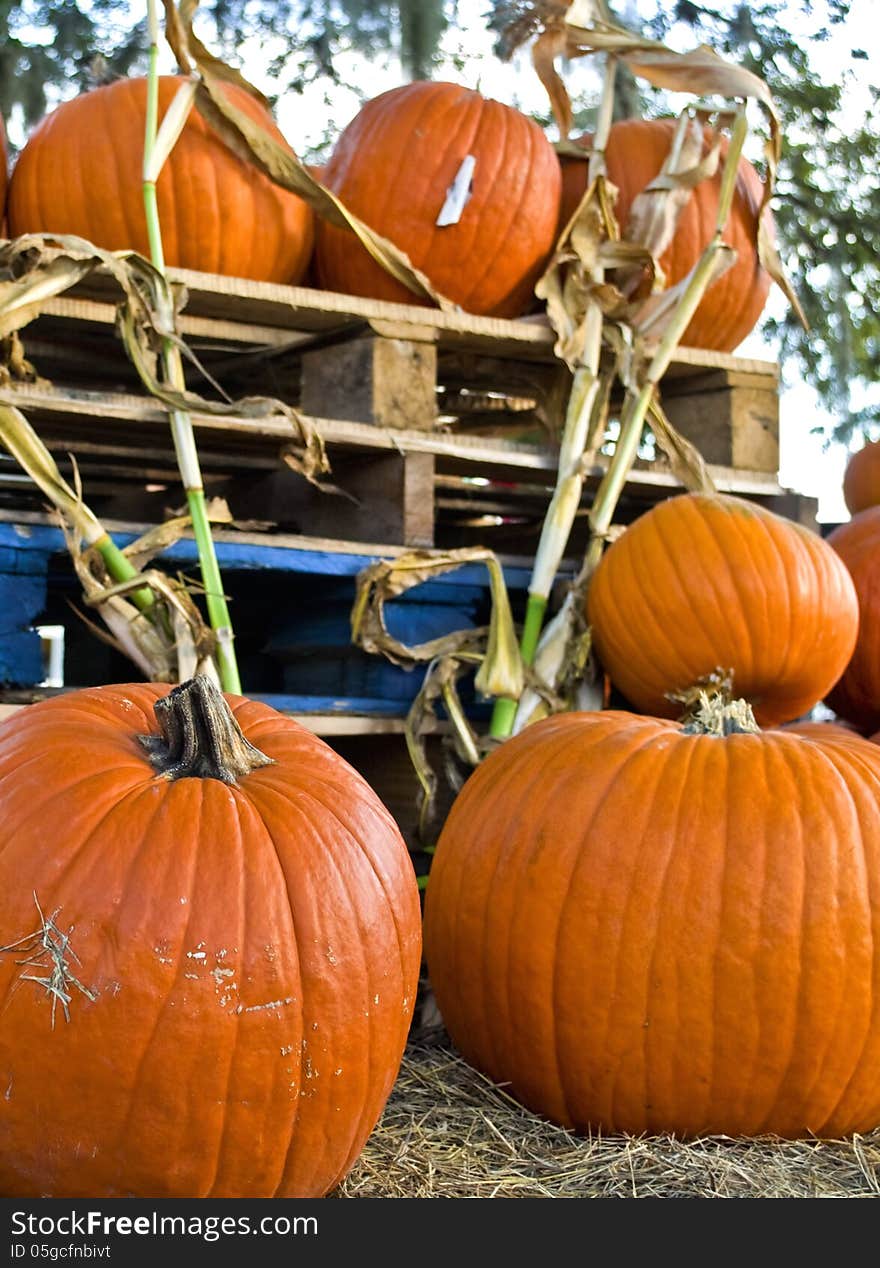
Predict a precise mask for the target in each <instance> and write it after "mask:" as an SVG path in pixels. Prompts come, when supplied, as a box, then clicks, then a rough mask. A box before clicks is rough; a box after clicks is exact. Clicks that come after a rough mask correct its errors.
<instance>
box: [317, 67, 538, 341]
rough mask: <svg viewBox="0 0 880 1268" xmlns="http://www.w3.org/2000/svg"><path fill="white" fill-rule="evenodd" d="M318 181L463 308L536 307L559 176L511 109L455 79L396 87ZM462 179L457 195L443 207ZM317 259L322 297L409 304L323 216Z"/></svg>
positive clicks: (367, 112)
mask: <svg viewBox="0 0 880 1268" xmlns="http://www.w3.org/2000/svg"><path fill="white" fill-rule="evenodd" d="M323 181H324V184H325V185H326V186H327V188H328V189H331V190H333V192H334V193H336V194H338V195H339V197H340V198H341V199H342V201H343V202H344V203H345V205H346V207H347V208H348V209H349V210H350V211H352V212H354V213H355V215H358V216H360V217H361V219H363V220H364V221H366V223H367V224H368V225H369V226H370V228H371V229H373V230H375V232H377V233H379V234H381V235H383V236H384V237H387V238H390V239H391V240H392V241H393V242H394V244H395V245H396V246H398V247H400V249H401V250H402V251H404V252H405V253H406V254H407V255H408V256H409V259H410V261H411V263H412V264H413V265H414V266H415V268H417V269H420V270H421V271H422V272H424V273H425V274H426V275H427V277H428V278H429V280H430V281H431V282H432V283H433V284H434V286H435V287H436V289H437V290H438V291H439V292H440V293H441V294H443V295H445V296H446V297H447V298H448V299H451V300H453V301H454V302H455V303H457V304H460V305H461V307H462V308H464V309H465V310H466V311H468V312H472V313H481V314H491V315H495V316H499V317H517V316H519V315H520V314H521V313H522V312H524V311H525V310H526V308H528V307H529V305H530V304H531V302H532V299H533V291H534V285H535V282H536V281H537V279H538V277H539V276H540V274H541V272H542V270H543V268H544V265H545V264H546V262H547V258H548V256H549V254H550V251H551V250H552V247H553V244H554V240H555V234H556V226H557V221H558V216H559V197H560V185H561V177H560V173H559V165H558V163H557V160H556V156H555V154H554V152H553V149H552V147H551V145H550V143H549V142H548V140H547V138H546V136H545V135H544V133H543V132H542V131H541V129H540V128H539V127H538V125H537V124H536V123H535V122H533V120H531V119H528V118H526V116H525V115H523V114H521V113H520V112H519V111H518V110H515V109H513V108H512V107H511V106H505V105H502V104H501V103H500V102H498V101H491V100H487V99H485V98H484V97H481V96H480V94H479V93H478V92H473V91H472V90H470V89H468V88H463V87H461V86H460V85H458V84H449V83H424V82H421V83H414V84H407V85H405V86H404V87H402V88H394V89H392V90H391V91H390V92H386V93H383V94H382V95H381V96H379V97H375V98H374V99H373V100H372V101H368V102H367V103H366V105H365V106H364V107H363V109H362V110H361V111H360V113H359V114H358V115H357V116H356V117H355V118H354V119H353V120H352V122H351V123H350V124H349V125H348V127H347V128H346V129H345V130H344V131H343V133H342V135H341V136H340V138H339V140H338V142H337V144H336V147H335V148H334V150H333V153H332V154H331V156H330V159H329V160H328V162H327V164H326V166H325V168H324V174H323ZM457 181H459V182H460V185H461V188H460V191H459V192H460V198H459V199H458V200H457V201H456V200H455V199H454V198H452V199H450V202H449V203H447V198H448V197H449V196H450V191H451V190H452V189H453V187H454V186H455V185H456V182H457ZM444 209H446V210H447V215H445V216H443V215H441V213H442V212H443V211H444ZM316 263H317V273H318V278H319V280H320V283H321V285H322V286H324V287H326V288H327V289H329V290H337V291H345V292H348V293H349V294H352V295H365V296H371V297H373V298H376V299H385V300H396V301H398V302H401V303H412V302H413V296H412V294H411V292H410V291H408V290H407V289H406V288H405V287H404V286H403V285H402V284H401V283H400V282H398V281H396V280H395V279H394V278H393V277H391V276H390V275H389V274H388V273H387V272H386V271H385V270H384V269H382V268H381V267H380V266H379V265H378V264H377V263H376V262H375V261H374V260H373V259H372V257H371V256H370V255H369V254H368V253H367V251H366V250H365V249H364V248H363V247H361V246H359V245H358V244H357V242H356V240H355V239H354V237H353V236H352V234H351V233H349V232H346V231H345V230H343V229H338V228H336V227H335V226H333V225H329V224H327V223H326V222H325V221H319V223H318V226H317V244H316Z"/></svg>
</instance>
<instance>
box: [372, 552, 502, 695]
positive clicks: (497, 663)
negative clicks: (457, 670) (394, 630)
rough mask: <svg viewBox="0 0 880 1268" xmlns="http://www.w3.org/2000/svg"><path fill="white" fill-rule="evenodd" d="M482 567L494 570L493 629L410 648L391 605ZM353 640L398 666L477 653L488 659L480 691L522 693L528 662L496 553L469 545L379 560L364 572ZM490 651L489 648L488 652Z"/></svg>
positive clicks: (462, 632)
mask: <svg viewBox="0 0 880 1268" xmlns="http://www.w3.org/2000/svg"><path fill="white" fill-rule="evenodd" d="M473 563H482V564H485V565H486V568H487V570H488V572H489V583H490V587H491V592H492V617H491V621H490V624H489V627H488V629H486V628H484V627H477V628H474V629H469V630H458V631H456V632H455V633H452V634H446V635H444V636H443V637H442V638H435V639H431V640H429V641H428V642H426V643H417V644H415V645H413V646H407V644H405V643H401V642H400V641H399V640H398V639H396V638H394V637H393V636H392V635H391V634H390V632H389V630H388V627H387V625H386V623H385V604H386V602H388V600H389V599H393V598H396V597H397V595H400V594H403V593H404V591H406V590H410V589H412V587H413V586H417V585H421V584H422V582H423V581H427V580H429V579H431V578H433V577H438V576H442V575H443V574H444V573H447V572H452V571H453V570H454V569H456V568H460V567H461V566H462V565H463V564H473ZM351 637H352V642H354V643H357V644H358V645H359V646H360V647H363V648H364V650H365V651H368V652H378V653H381V654H382V655H384V656H386V657H387V658H388V659H389V660H391V661H393V662H394V664H397V665H404V666H411V665H413V664H415V663H419V662H424V661H426V660H427V661H430V660H435V659H437V658H442V657H449V656H460V655H461V654H462V653H465V652H467V653H469V654H474V653H475V654H476V657H475V660H476V659H482V662H483V663H482V665H481V667H480V671H479V673H478V674H477V679H476V686H477V690H478V691H480V692H482V693H483V694H485V695H493V696H501V695H504V696H510V697H512V698H514V699H515V698H516V697H517V696H518V695H519V693H520V691H521V690H522V684H523V677H522V658H521V657H520V654H519V648H518V646H517V641H516V631H515V629H514V625H513V616H512V614H511V611H510V599H509V597H508V594H507V586H506V585H505V583H504V573H503V571H502V569H501V565H500V564H499V562H498V560H497V558H496V557H495V555H494V553H493V552H492V551H491V550H486V549H484V548H483V547H478V546H474V547H465V548H463V549H461V550H448V551H427V550H419V551H412V552H410V553H408V554H406V555H401V556H399V557H398V558H397V559H390V560H379V561H377V562H376V563H374V564H370V565H369V566H368V567H367V568H364V569H362V570H361V572H359V573H358V576H357V590H356V594H355V601H354V606H353V608H352V613H351ZM484 648H485V650H484Z"/></svg>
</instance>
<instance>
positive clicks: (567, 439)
mask: <svg viewBox="0 0 880 1268" xmlns="http://www.w3.org/2000/svg"><path fill="white" fill-rule="evenodd" d="M616 74H617V58H615V57H609V58H608V59H607V60H606V64H605V78H604V83H603V87H602V98H601V101H600V104H599V113H598V118H597V121H596V131H595V134H594V137H593V148H592V152H591V154H590V159H589V167H588V176H587V187H588V188H592V186H593V183H594V181H596V180H599V179H600V178H603V177H604V175H605V170H606V169H605V146H606V144H607V141H608V134H609V132H610V130H611V121H612V116H613V109H614V81H615V78H616ZM604 277H605V270H604V267H602V266H601V265H597V266H596V267H595V268H593V269H591V270H590V271H589V274H588V279H589V281H590V282H593V283H595V284H597V285H599V284H601V282H602V281H603V280H604ZM602 323H603V316H602V309H601V308H600V307H599V305H598V303H596V302H595V301H593V302H591V304H590V307H589V310H588V312H587V317H586V323H585V329H584V347H583V356H582V362H581V365H580V366H579V367H578V369H577V370H576V371H575V375H574V380H573V382H572V386H571V393H570V395H569V398H568V407H567V409H566V416H565V426H564V428H563V433H562V442H561V445H560V450H559V468H558V472H557V477H556V488H555V489H554V491H553V497H552V499H551V501H550V505H549V507H548V508H547V514H546V516H545V517H544V523H543V525H542V527H541V537H540V541H539V542H538V550H537V553H536V555H535V564H534V567H533V569H532V578H531V581H530V583H529V598H528V603H527V606H526V616H525V622H524V624H523V630H522V635H521V638H520V653H521V655H522V659H523V661H524V662H525V664H527V665H531V663H532V661H533V660H534V658H535V652H536V651H537V648H538V640H539V639H540V637H541V630H542V628H543V625H544V616H545V614H546V611H547V604H548V602H549V599H550V590H551V588H552V586H553V582H554V580H555V578H556V573H557V572H558V570H559V565H560V563H561V562H562V556H563V554H564V553H565V548H566V546H567V545H568V539H569V537H570V535H571V529H572V525H573V524H574V520H575V515H576V514H577V510H578V507H579V506H580V501H581V494H582V493H583V488H584V469H583V466H584V464H583V456H584V450H585V448H586V446H587V438H588V436H589V434H590V421H591V419H592V417H593V407H594V405H595V402H596V396H597V393H598V391H599V383H600V379H599V362H600V358H601V355H602ZM516 706H517V701H516V700H513V699H507V698H504V699H500V700H498V701H497V702H496V704H495V708H494V710H493V713H492V721H491V724H490V734H491V735H492V736H493V737H494V738H496V739H503V738H504V737H506V736H508V735H510V734H511V732H512V730H513V723H514V719H515V717H516Z"/></svg>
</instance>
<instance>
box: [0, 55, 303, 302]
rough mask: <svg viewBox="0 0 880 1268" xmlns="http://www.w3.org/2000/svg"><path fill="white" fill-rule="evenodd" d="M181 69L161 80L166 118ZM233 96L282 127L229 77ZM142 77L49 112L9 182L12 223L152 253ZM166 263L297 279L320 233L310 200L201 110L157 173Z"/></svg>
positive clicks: (15, 230)
mask: <svg viewBox="0 0 880 1268" xmlns="http://www.w3.org/2000/svg"><path fill="white" fill-rule="evenodd" d="M181 82H182V81H181V79H180V78H178V77H175V76H163V77H162V78H161V79H160V80H159V112H160V118H161V117H162V115H163V114H164V112H165V110H166V109H167V108H168V106H169V105H170V104H171V101H172V99H173V97H174V94H175V92H176V91H177V88H178V85H179V84H180V83H181ZM226 91H227V93H228V95H229V99H230V101H231V102H232V103H233V104H234V105H235V106H237V107H238V108H239V109H240V110H243V111H244V112H245V113H246V114H248V115H250V117H251V118H252V119H255V120H256V121H257V122H259V123H261V124H263V125H264V126H265V128H266V129H267V131H269V132H271V134H272V135H273V137H275V139H276V140H278V141H281V142H283V141H284V138H283V137H282V135H281V133H280V132H279V131H278V129H277V128H276V127H275V125H274V123H273V122H272V119H271V118H270V116H269V115H268V114H267V113H266V111H265V110H264V109H263V107H262V106H260V105H259V103H258V102H256V101H255V100H254V98H253V97H251V96H250V94H248V93H246V92H245V91H244V89H242V88H238V87H236V86H234V85H228V86H227V89H226ZM146 99H147V81H146V80H145V79H122V80H119V81H117V82H116V83H113V84H109V85H107V86H106V87H103V88H96V89H94V90H93V91H92V92H88V93H85V94H83V95H82V96H80V97H75V98H74V99H73V100H72V101H68V102H65V103H64V104H63V105H61V106H59V107H58V108H57V109H56V110H54V111H53V112H52V113H51V114H50V115H48V116H47V117H46V118H45V119H44V120H43V122H42V123H41V124H40V126H39V127H38V128H37V129H36V131H35V132H34V133H33V134H32V136H31V137H30V139H29V141H28V143H27V145H26V146H25V148H24V149H23V150H22V152H21V155H20V156H19V159H18V162H17V163H16V165H15V169H14V171H13V174H12V182H11V185H10V191H9V225H10V231H11V233H12V234H13V235H17V234H22V233H72V234H78V235H79V236H80V237H83V238H87V239H88V240H89V241H91V242H94V243H96V245H98V246H101V247H105V248H106V249H108V250H114V251H115V250H122V249H124V248H126V247H133V248H134V249H135V250H136V251H140V252H141V253H142V254H143V255H149V244H148V240H147V226H146V219H145V216H144V207H143V200H142V184H141V162H142V154H143V145H144V118H145V111H146ZM157 195H158V200H159V216H160V220H161V224H162V238H163V243H164V249H165V259H166V263H167V264H169V265H171V266H174V267H177V268H187V269H198V270H200V271H202V272H206V273H224V274H228V275H229V276H232V277H246V278H254V279H256V280H258V281H266V282H289V283H296V282H298V281H299V280H300V278H301V277H302V276H303V274H304V273H305V270H306V265H307V264H308V262H309V258H310V256H311V253H312V247H313V244H314V224H313V219H314V218H313V215H312V211H311V208H310V207H309V206H308V205H307V204H306V203H304V202H303V201H302V199H300V198H297V197H296V195H294V194H291V193H289V192H288V191H287V190H284V189H282V188H281V187H280V186H279V185H275V184H274V183H273V182H272V181H270V180H269V179H268V177H266V176H264V175H263V174H262V173H261V172H259V171H258V170H257V169H256V168H255V167H253V166H252V165H251V164H249V163H246V162H244V160H242V159H239V158H237V157H236V156H235V155H234V154H233V153H232V151H231V150H229V149H227V147H226V146H225V145H224V144H223V142H222V141H221V140H220V138H219V137H218V136H217V135H216V133H214V132H213V131H212V130H211V129H210V128H209V127H208V125H207V124H206V123H205V121H204V119H203V118H202V117H201V115H199V114H198V113H197V112H196V111H193V112H192V113H191V114H190V117H189V119H188V121H187V123H186V126H185V128H184V130H183V133H182V135H181V137H180V139H179V140H178V142H177V145H176V146H175V147H174V149H173V151H172V153H171V156H170V158H169V159H168V161H167V163H166V164H165V166H164V167H163V169H162V174H161V175H160V177H159V181H158V184H157Z"/></svg>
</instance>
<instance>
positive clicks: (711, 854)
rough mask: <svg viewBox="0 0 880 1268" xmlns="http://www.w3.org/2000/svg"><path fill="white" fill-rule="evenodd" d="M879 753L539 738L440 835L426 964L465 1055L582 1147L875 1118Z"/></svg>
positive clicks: (537, 728) (518, 745) (612, 718)
mask: <svg viewBox="0 0 880 1268" xmlns="http://www.w3.org/2000/svg"><path fill="white" fill-rule="evenodd" d="M878 806H880V750H878V749H876V747H875V746H872V745H870V744H868V743H867V742H865V741H863V740H859V739H830V738H829V739H828V740H827V741H826V742H825V743H822V744H820V743H818V742H816V741H815V740H811V739H807V738H804V737H802V736H798V735H791V734H788V733H786V732H782V731H776V732H765V733H763V734H760V735H733V736H729V737H726V738H723V739H722V738H719V737H715V736H689V735H686V734H684V733H683V732H682V731H681V730H680V729H679V728H678V726H677V725H676V724H674V723H669V722H662V721H658V720H656V719H653V718H644V717H638V716H636V715H633V714H627V713H618V712H605V713H595V714H588V713H581V714H578V713H573V714H564V715H558V716H557V717H554V718H551V719H546V720H545V721H543V722H539V723H536V724H535V725H533V726H531V727H528V728H527V729H526V730H525V731H523V732H522V733H521V734H520V735H518V736H516V737H515V738H514V739H512V740H509V741H507V742H506V743H505V744H503V745H502V746H501V747H500V748H499V749H497V750H496V751H495V752H494V753H492V754H491V755H490V756H489V757H488V758H487V759H486V761H485V762H484V763H483V765H482V766H481V767H479V768H478V770H477V771H476V772H475V773H474V774H473V775H472V776H471V777H470V779H469V780H468V782H467V783H466V784H465V787H464V789H463V790H462V792H461V793H460V795H459V797H458V799H457V800H456V802H455V804H454V805H453V808H452V812H451V814H450V816H449V818H448V820H447V822H446V825H445V827H444V829H443V832H442V834H441V836H440V839H439V842H438V845H437V850H436V855H435V858H434V862H433V865H432V869H431V875H430V880H429V882H428V888H427V892H426V900H425V954H426V958H427V964H428V972H429V975H430V979H431V983H432V986H433V988H434V990H435V992H436V996H437V1002H438V1004H439V1007H440V1011H441V1013H442V1015H443V1019H444V1021H445V1023H446V1026H447V1028H448V1030H449V1033H450V1035H451V1037H452V1039H453V1041H454V1043H455V1044H456V1046H457V1047H458V1048H459V1049H460V1051H461V1052H462V1053H463V1055H464V1056H465V1058H466V1059H467V1060H468V1061H470V1062H471V1063H472V1064H473V1065H475V1066H476V1067H477V1068H478V1069H480V1070H482V1071H484V1072H485V1073H486V1074H488V1075H489V1077H490V1078H492V1079H493V1080H495V1081H497V1082H502V1083H505V1084H507V1085H508V1087H509V1090H510V1091H511V1092H512V1094H513V1095H514V1096H516V1097H517V1098H518V1099H519V1100H521V1101H522V1102H523V1104H525V1105H526V1106H528V1107H529V1108H531V1109H533V1110H535V1111H537V1112H538V1113H541V1114H543V1115H545V1116H547V1117H548V1118H550V1119H553V1120H554V1121H556V1122H558V1123H562V1124H564V1125H566V1126H571V1127H574V1128H576V1129H577V1130H579V1131H587V1130H588V1129H591V1128H593V1129H594V1128H597V1127H598V1128H601V1129H603V1130H606V1131H611V1132H631V1133H635V1134H641V1133H643V1132H647V1133H657V1132H674V1133H676V1134H677V1135H680V1136H686V1137H692V1136H698V1135H704V1134H710V1133H722V1134H726V1135H730V1136H739V1135H749V1136H751V1135H757V1134H759V1133H763V1132H773V1133H777V1134H779V1135H781V1136H788V1137H797V1136H801V1135H806V1134H808V1133H810V1132H815V1133H816V1134H817V1135H819V1136H826V1135H828V1136H838V1135H846V1134H849V1133H851V1132H853V1131H868V1130H870V1129H872V1128H873V1127H875V1126H876V1125H877V1124H878V1122H880V994H878V986H880V962H878V958H877V955H876V951H875V948H876V947H877V946H878V945H880V943H878V941H877V939H878V937H880V810H878Z"/></svg>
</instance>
